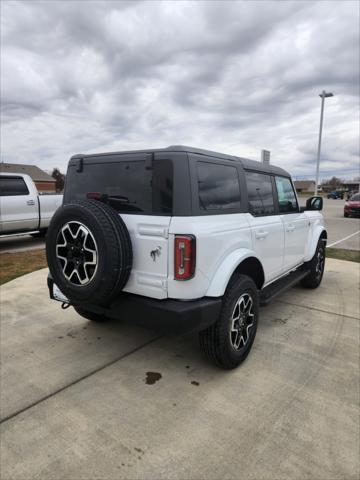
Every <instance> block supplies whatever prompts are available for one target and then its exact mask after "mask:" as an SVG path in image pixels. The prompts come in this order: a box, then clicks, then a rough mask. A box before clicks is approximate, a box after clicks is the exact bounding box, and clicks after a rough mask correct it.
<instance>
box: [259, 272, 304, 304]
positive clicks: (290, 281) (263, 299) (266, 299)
mask: <svg viewBox="0 0 360 480" xmlns="http://www.w3.org/2000/svg"><path fill="white" fill-rule="evenodd" d="M308 273H309V270H307V269H304V268H300V269H299V270H295V271H293V272H291V273H289V275H286V276H285V277H282V278H280V279H279V280H276V281H275V282H273V283H271V284H270V285H268V286H267V287H265V288H264V289H263V290H261V292H260V305H261V306H265V305H267V304H268V303H270V302H271V301H272V300H273V299H274V298H275V297H277V296H278V295H280V294H281V293H283V292H285V291H286V290H288V289H289V288H291V287H293V286H294V285H296V284H297V283H298V282H300V280H301V279H302V278H304V277H306V275H308Z"/></svg>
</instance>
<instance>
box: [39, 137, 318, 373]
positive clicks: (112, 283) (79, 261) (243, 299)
mask: <svg viewBox="0 0 360 480" xmlns="http://www.w3.org/2000/svg"><path fill="white" fill-rule="evenodd" d="M322 202H323V200H322V198H321V197H312V198H310V199H309V200H308V201H307V202H306V207H302V208H300V207H299V203H298V200H297V196H296V193H295V190H294V186H293V182H292V180H291V177H290V174H289V173H288V172H286V171H285V170H283V169H282V168H278V167H275V166H272V165H270V166H268V165H265V164H263V163H260V162H256V161H252V160H247V159H244V158H239V157H235V156H231V155H224V154H220V153H215V152H210V151H207V150H201V149H195V148H190V147H182V146H175V147H168V148H165V149H160V150H143V151H135V152H120V153H107V154H96V155H76V156H74V157H72V158H71V160H70V162H69V166H68V170H67V177H66V186H65V192H64V204H63V206H62V207H61V208H59V209H58V210H57V212H56V213H55V215H54V217H53V218H52V220H51V223H50V227H49V231H48V235H47V244H46V250H47V259H48V264H49V269H50V275H49V277H48V287H49V292H50V297H51V298H53V299H55V300H58V301H60V302H63V303H65V304H69V305H72V306H73V307H74V308H75V310H76V311H77V312H78V313H79V314H80V315H82V316H83V317H85V318H87V319H89V320H93V321H97V322H98V321H100V322H102V321H105V320H107V319H109V318H114V319H120V318H121V319H126V318H128V319H129V320H131V321H132V322H136V323H140V324H142V325H145V326H147V327H150V328H157V329H165V330H169V329H171V330H173V331H198V332H199V338H200V346H201V349H202V350H203V352H204V354H205V355H206V356H207V357H208V358H209V359H210V360H211V361H213V362H214V363H216V364H217V365H219V366H220V367H223V368H234V367H236V366H237V365H239V364H240V363H241V362H242V361H243V360H244V359H245V358H246V356H247V355H248V353H249V351H250V349H251V346H252V344H253V341H254V338H255V334H256V329H257V324H258V318H259V305H264V304H267V303H268V302H269V301H270V300H272V299H273V298H274V297H275V296H276V295H278V294H279V293H280V292H282V291H284V290H286V289H287V288H289V287H291V286H293V285H295V284H296V283H298V282H301V284H302V285H303V286H304V287H307V288H316V287H318V286H319V284H320V282H321V279H322V276H323V272H324V265H325V244H326V239H327V233H326V230H325V227H324V220H323V217H322V215H321V213H320V211H319V210H321V209H322ZM64 306H65V305H64Z"/></svg>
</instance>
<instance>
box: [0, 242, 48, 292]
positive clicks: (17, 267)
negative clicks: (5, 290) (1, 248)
mask: <svg viewBox="0 0 360 480" xmlns="http://www.w3.org/2000/svg"><path fill="white" fill-rule="evenodd" d="M46 266H47V262H46V255H45V250H29V251H27V252H14V253H0V285H3V284H4V283H6V282H9V281H10V280H13V279H14V278H17V277H20V276H21V275H25V273H30V272H33V271H35V270H40V268H45V267H46Z"/></svg>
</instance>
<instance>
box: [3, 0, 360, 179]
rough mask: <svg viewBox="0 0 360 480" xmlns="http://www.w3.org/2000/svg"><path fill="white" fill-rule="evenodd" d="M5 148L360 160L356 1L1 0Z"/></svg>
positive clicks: (8, 157) (25, 155)
mask: <svg viewBox="0 0 360 480" xmlns="http://www.w3.org/2000/svg"><path fill="white" fill-rule="evenodd" d="M1 17H2V28H1V31H2V44H1V67H2V68H1V100H2V101H1V104H2V110H1V119H2V130H1V142H2V160H4V161H10V162H12V161H14V162H25V163H37V164H38V165H39V166H42V167H43V168H46V169H51V168H52V167H54V166H58V167H60V168H61V169H63V170H64V169H65V168H66V163H67V160H68V157H69V156H70V155H72V154H74V153H78V152H84V153H86V152H95V151H110V150H121V149H131V148H148V147H162V146H167V145H169V144H179V143H184V144H190V145H194V146H199V147H204V148H209V149H215V150H218V151H224V152H229V153H233V154H238V155H241V156H248V157H250V158H259V152H260V149H261V148H268V149H270V150H271V151H272V158H273V162H274V163H276V164H279V165H281V166H283V167H285V168H287V169H289V170H290V171H291V172H292V173H293V174H295V175H302V174H304V175H310V174H312V173H313V172H314V159H315V155H316V147H317V134H318V123H319V109H320V99H319V97H318V94H319V93H320V91H321V90H322V89H324V88H325V89H329V90H332V91H334V93H335V97H334V98H331V99H329V100H327V102H326V115H325V124H324V139H323V155H322V169H323V171H324V172H330V171H334V173H335V171H336V172H337V174H341V172H342V171H343V172H344V175H345V174H346V175H348V176H351V175H355V174H356V170H357V169H358V168H359V163H358V162H359V136H358V129H359V6H358V3H357V2H352V1H343V2H324V1H319V2H303V1H293V2H290V1H288V2H271V1H261V2H260V1H258V2H246V1H239V2H235V1H229V2H226V1H222V2H215V1H214V2H196V3H195V2H183V1H181V2H176V1H171V2H170V1H169V2H154V1H145V2H141V1H138V2H134V1H128V2H125V1H123V2H105V1H89V2H88V1H85V0H82V1H66V2H64V1H63V2H58V1H51V2H48V1H40V2H38V1H32V2H27V1H24V2H20V1H19V2H17V1H16V2H15V1H3V2H2V16H1Z"/></svg>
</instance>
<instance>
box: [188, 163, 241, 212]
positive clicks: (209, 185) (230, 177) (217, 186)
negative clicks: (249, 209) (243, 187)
mask: <svg viewBox="0 0 360 480" xmlns="http://www.w3.org/2000/svg"><path fill="white" fill-rule="evenodd" d="M197 173H198V189H199V207H200V209H201V210H228V209H236V208H240V186H239V178H238V173H237V169H236V168H235V167H230V166H226V165H221V164H215V163H208V162H198V163H197Z"/></svg>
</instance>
